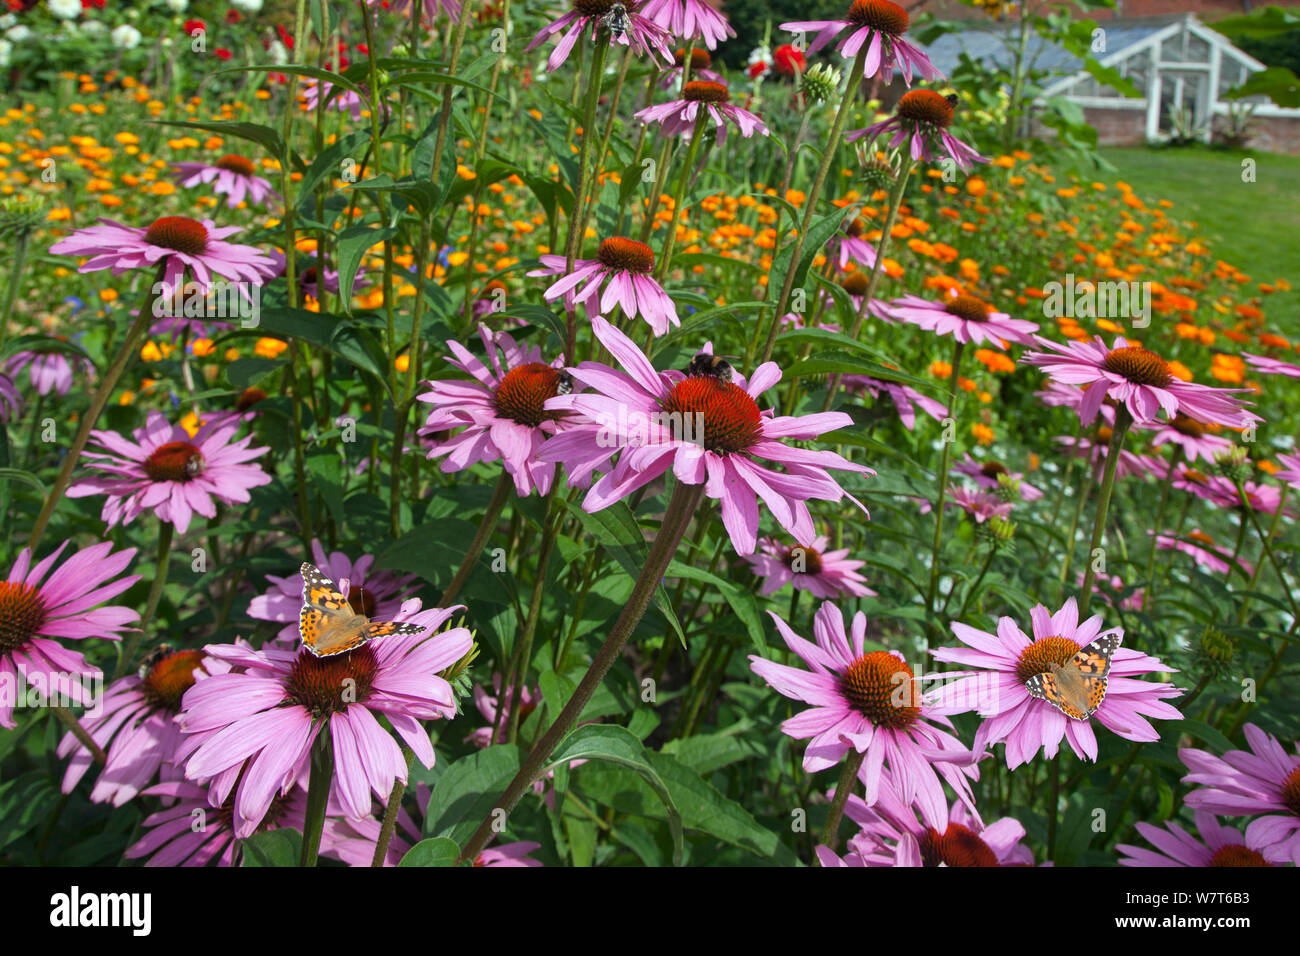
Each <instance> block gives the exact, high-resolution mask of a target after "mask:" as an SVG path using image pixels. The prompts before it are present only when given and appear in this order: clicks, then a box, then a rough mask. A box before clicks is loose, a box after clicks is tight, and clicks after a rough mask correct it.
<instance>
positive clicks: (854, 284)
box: [840, 272, 871, 295]
mask: <svg viewBox="0 0 1300 956" xmlns="http://www.w3.org/2000/svg"><path fill="white" fill-rule="evenodd" d="M870 284H871V281H870V280H869V279H868V278H867V277H866V276H864V275H863V274H862V273H861V272H850V273H849V274H848V275H846V276H845V277H844V278H843V279H842V280H840V287H841V288H842V289H843V290H844V291H845V292H847V293H848V294H849V295H866V294H867V286H869V285H870Z"/></svg>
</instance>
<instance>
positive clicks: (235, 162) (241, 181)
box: [172, 153, 280, 209]
mask: <svg viewBox="0 0 1300 956" xmlns="http://www.w3.org/2000/svg"><path fill="white" fill-rule="evenodd" d="M172 166H173V167H174V168H175V170H176V171H175V172H174V173H173V174H172V179H174V180H175V181H176V184H177V185H178V186H184V187H185V188H187V189H188V188H190V187H192V186H197V185H199V183H213V186H212V191H213V192H214V193H216V194H217V195H218V196H225V197H226V205H227V206H228V207H230V208H231V209H234V208H235V207H236V206H238V205H239V204H240V203H241V202H243V201H244V200H245V199H247V200H248V201H249V202H250V203H251V204H252V205H254V206H269V205H270V203H268V202H267V200H268V199H276V200H279V198H280V194H279V193H277V192H276V191H275V190H274V189H272V188H271V184H270V182H268V181H267V180H265V179H263V178H262V177H261V176H258V175H257V167H256V166H254V165H253V161H252V160H251V159H247V158H245V157H243V156H237V155H235V154H233V153H232V154H231V155H229V156H222V157H221V158H220V159H218V160H217V161H216V162H215V163H172Z"/></svg>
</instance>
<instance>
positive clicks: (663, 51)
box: [524, 0, 673, 72]
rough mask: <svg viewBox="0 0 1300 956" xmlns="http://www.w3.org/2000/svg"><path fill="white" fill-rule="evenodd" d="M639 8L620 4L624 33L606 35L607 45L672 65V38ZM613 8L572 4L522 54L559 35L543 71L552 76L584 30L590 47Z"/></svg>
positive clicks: (629, 0) (601, 0) (603, 3)
mask: <svg viewBox="0 0 1300 956" xmlns="http://www.w3.org/2000/svg"><path fill="white" fill-rule="evenodd" d="M643 5H644V4H640V3H638V2H637V0H625V2H623V3H622V4H621V6H622V7H623V8H624V11H625V13H626V20H627V24H626V29H625V30H623V32H622V33H621V34H619V35H618V36H614V34H613V32H612V31H610V32H609V42H610V43H620V44H622V45H623V46H630V47H631V48H632V49H633V50H635V51H636V52H637V53H640V54H642V55H644V56H651V57H653V56H654V55H656V54H658V55H659V56H661V57H663V59H664V60H665V61H666V62H668V63H671V62H672V61H673V51H672V50H671V49H670V48H669V46H668V44H669V41H671V40H672V37H671V36H669V34H668V31H667V30H665V29H664V28H663V27H661V26H660V25H659V24H657V23H655V22H653V21H652V20H650V19H648V18H647V17H646V16H644V15H643V12H642V9H641V7H642V6H643ZM613 6H614V0H573V9H572V10H570V11H569V12H568V13H566V14H565V15H564V16H562V17H560V19H558V20H556V21H555V22H554V23H551V24H549V25H548V26H546V27H543V28H542V30H541V32H540V33H538V34H537V36H535V37H533V40H532V42H531V43H529V44H528V46H527V47H525V49H524V52H529V51H531V50H534V49H536V48H537V47H539V46H541V45H542V43H543V41H545V40H547V39H549V38H550V37H553V36H555V35H556V34H557V33H563V34H564V35H563V36H562V37H560V42H559V43H557V44H556V45H555V49H554V50H552V51H551V55H550V56H549V57H547V59H546V69H547V71H549V72H554V71H555V70H558V69H559V68H560V65H561V64H562V63H564V61H565V60H567V59H568V58H569V54H570V53H572V52H573V47H574V45H575V44H577V42H578V38H579V37H580V36H582V33H583V31H584V30H588V29H589V30H590V34H591V39H592V42H593V43H594V42H595V40H596V36H597V35H598V34H599V33H600V31H601V26H602V23H603V21H604V20H605V17H606V15H607V14H608V13H609V12H610V9H611V8H612V7H613Z"/></svg>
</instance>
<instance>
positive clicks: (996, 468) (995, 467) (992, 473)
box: [980, 461, 1010, 479]
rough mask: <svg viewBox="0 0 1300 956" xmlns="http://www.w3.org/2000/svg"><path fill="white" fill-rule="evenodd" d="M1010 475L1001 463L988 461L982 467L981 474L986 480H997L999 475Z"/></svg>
mask: <svg viewBox="0 0 1300 956" xmlns="http://www.w3.org/2000/svg"><path fill="white" fill-rule="evenodd" d="M1009 473H1010V472H1009V471H1008V469H1007V466H1006V465H1004V464H1002V462H1000V461H986V462H984V464H982V465H980V474H982V475H983V476H984V477H985V478H994V479H996V478H997V477H998V475H1006V474H1009Z"/></svg>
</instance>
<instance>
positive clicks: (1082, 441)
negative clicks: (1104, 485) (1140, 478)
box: [1052, 425, 1168, 480]
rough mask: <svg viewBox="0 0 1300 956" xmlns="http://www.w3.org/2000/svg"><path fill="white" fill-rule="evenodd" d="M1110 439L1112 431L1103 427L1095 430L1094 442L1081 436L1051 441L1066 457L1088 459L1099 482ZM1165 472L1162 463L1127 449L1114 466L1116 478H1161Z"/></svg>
mask: <svg viewBox="0 0 1300 956" xmlns="http://www.w3.org/2000/svg"><path fill="white" fill-rule="evenodd" d="M1112 437H1114V433H1113V431H1112V430H1111V429H1110V428H1107V427H1106V426H1104V425H1103V426H1102V427H1101V428H1099V429H1098V430H1097V435H1096V441H1094V440H1093V439H1091V438H1085V437H1084V436H1082V435H1077V436H1076V435H1057V436H1056V437H1055V438H1053V439H1052V441H1054V442H1056V443H1057V444H1058V445H1060V446H1061V450H1062V451H1063V452H1065V453H1066V454H1067V455H1071V456H1073V457H1075V458H1086V459H1088V461H1089V463H1090V464H1091V465H1092V470H1093V472H1094V473H1095V474H1096V476H1097V478H1098V479H1099V480H1100V479H1101V477H1102V474H1103V473H1104V472H1105V470H1106V457H1107V455H1109V454H1110V440H1111V438H1112ZM1167 471H1168V468H1167V467H1162V463H1157V462H1154V461H1152V460H1151V459H1149V458H1147V457H1146V456H1145V455H1139V454H1137V453H1135V452H1131V451H1129V450H1128V449H1127V448H1121V449H1120V452H1119V461H1118V462H1116V464H1115V477H1116V478H1129V477H1132V476H1134V475H1154V476H1155V477H1157V478H1163V477H1164V476H1165V473H1166V472H1167Z"/></svg>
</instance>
